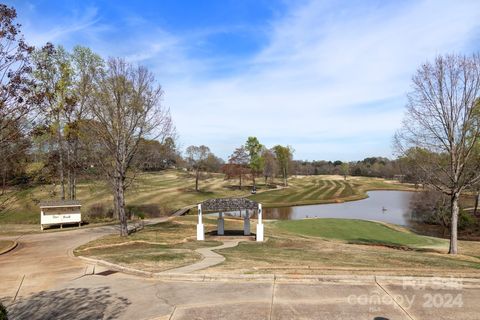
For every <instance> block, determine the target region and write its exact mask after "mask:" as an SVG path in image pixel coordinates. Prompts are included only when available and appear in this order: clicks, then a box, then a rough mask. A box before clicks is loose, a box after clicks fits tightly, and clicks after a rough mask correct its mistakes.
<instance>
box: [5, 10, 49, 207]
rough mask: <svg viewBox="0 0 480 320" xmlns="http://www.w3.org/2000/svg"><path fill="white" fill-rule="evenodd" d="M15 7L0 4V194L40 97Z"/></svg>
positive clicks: (22, 150) (22, 146)
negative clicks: (0, 174)
mask: <svg viewBox="0 0 480 320" xmlns="http://www.w3.org/2000/svg"><path fill="white" fill-rule="evenodd" d="M16 17H17V13H16V11H15V9H14V8H10V7H8V6H6V5H4V4H0V155H1V158H0V169H1V172H2V194H3V193H5V192H6V191H5V188H6V184H7V175H8V173H9V172H11V171H13V170H12V165H13V164H14V163H18V162H20V158H21V157H22V156H23V155H25V150H26V148H27V146H28V144H27V143H26V141H27V139H25V137H26V134H27V131H28V129H29V127H30V125H31V120H32V119H31V118H32V117H30V115H31V113H32V110H33V108H34V107H35V106H36V105H37V104H38V103H39V101H40V100H41V99H42V95H41V94H39V93H37V92H36V90H35V82H34V80H33V79H32V77H31V72H32V68H31V63H30V56H31V53H32V51H33V47H30V46H28V45H27V44H26V43H25V41H24V39H23V36H22V34H21V32H20V25H19V24H17V23H15V19H16ZM12 199H13V196H6V195H3V196H2V199H0V212H1V211H3V209H5V208H7V203H11V200H12Z"/></svg>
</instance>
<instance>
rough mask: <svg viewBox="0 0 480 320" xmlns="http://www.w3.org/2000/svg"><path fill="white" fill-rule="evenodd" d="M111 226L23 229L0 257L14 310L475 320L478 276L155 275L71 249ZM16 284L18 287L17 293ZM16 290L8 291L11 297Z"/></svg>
mask: <svg viewBox="0 0 480 320" xmlns="http://www.w3.org/2000/svg"><path fill="white" fill-rule="evenodd" d="M112 231H113V229H112V227H100V228H91V229H80V230H72V231H64V232H55V233H44V234H36V235H28V236H24V237H22V238H21V239H20V246H19V247H18V248H17V249H15V250H14V251H12V252H10V253H7V254H5V255H2V256H0V297H1V298H2V300H3V302H4V303H5V304H6V305H8V309H9V311H10V315H11V317H12V318H13V319H136V320H140V319H355V320H358V319H369V320H382V319H478V318H479V314H480V304H479V303H478V301H480V282H478V281H475V280H471V281H466V280H461V281H460V280H458V281H457V280H453V279H450V280H448V281H446V280H438V281H430V280H429V281H425V280H421V279H398V278H392V279H391V280H389V279H385V278H381V279H376V281H375V279H374V278H373V277H370V278H360V279H358V278H357V279H356V278H355V277H351V278H350V279H343V280H338V279H337V280H333V279H331V278H324V279H323V280H321V281H319V280H301V279H299V280H285V279H284V280H281V281H280V280H279V281H263V282H262V281H240V280H239V281H229V282H226V281H210V282H199V281H197V282H195V281H190V282H187V281H184V282H182V281H163V280H158V279H148V278H141V277H136V276H131V275H126V274H123V273H118V272H113V271H109V270H107V269H105V268H101V267H96V272H95V274H92V272H93V265H88V264H87V263H85V262H83V261H82V260H79V259H77V258H74V257H73V256H71V251H72V250H73V249H74V248H75V247H77V246H78V245H80V244H82V243H85V242H87V241H90V240H93V239H95V238H97V237H100V236H102V235H104V234H107V233H110V232H112ZM17 291H18V295H17ZM16 295H17V297H16V298H15V301H13V300H14V297H15V296H16Z"/></svg>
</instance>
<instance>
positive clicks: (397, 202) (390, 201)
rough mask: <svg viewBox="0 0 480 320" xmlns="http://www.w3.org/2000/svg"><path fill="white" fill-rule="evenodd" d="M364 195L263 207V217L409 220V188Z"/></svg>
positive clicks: (407, 223)
mask: <svg viewBox="0 0 480 320" xmlns="http://www.w3.org/2000/svg"><path fill="white" fill-rule="evenodd" d="M367 194H368V198H366V199H363V200H358V201H350V202H343V203H332V204H317V205H307V206H295V207H285V208H265V209H264V218H265V219H282V220H298V219H305V218H344V219H364V220H377V221H383V222H388V223H393V224H398V225H404V226H407V225H409V224H410V218H411V210H410V199H411V197H412V196H413V194H414V192H410V191H369V192H368V193H367Z"/></svg>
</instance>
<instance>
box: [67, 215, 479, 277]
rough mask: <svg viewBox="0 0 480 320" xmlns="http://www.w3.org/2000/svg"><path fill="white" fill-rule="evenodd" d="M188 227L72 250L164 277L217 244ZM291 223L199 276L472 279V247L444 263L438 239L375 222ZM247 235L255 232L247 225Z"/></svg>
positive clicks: (178, 224) (162, 226) (188, 220)
mask: <svg viewBox="0 0 480 320" xmlns="http://www.w3.org/2000/svg"><path fill="white" fill-rule="evenodd" d="M204 222H205V228H206V232H208V231H211V230H215V229H216V224H215V222H216V220H215V219H211V218H209V217H205V219H204ZM300 222H301V221H300ZM346 222H347V224H346ZM195 223H196V217H195V216H184V217H177V218H175V219H172V220H171V221H169V222H165V223H159V224H157V225H154V226H148V227H146V228H145V230H143V231H140V232H138V233H136V234H133V235H131V236H129V237H127V238H122V237H119V236H117V235H110V236H107V237H104V238H101V239H98V240H95V241H93V242H90V243H88V244H85V245H83V246H81V247H80V248H78V249H77V250H75V254H80V255H86V256H92V257H98V258H100V259H105V260H108V261H112V262H115V263H120V264H123V265H127V266H130V267H136V268H141V269H145V270H151V271H161V270H165V269H168V268H172V267H176V266H180V265H184V264H188V263H192V262H194V261H197V260H198V259H199V257H198V256H196V255H195V253H194V252H193V250H194V249H196V248H198V247H203V246H214V245H217V244H218V242H216V241H211V240H209V238H208V236H207V238H206V240H207V241H201V242H200V241H195V240H194V239H195V234H196V232H195ZM225 223H226V229H229V230H241V229H242V221H241V220H239V219H226V221H225ZM298 223H299V222H297V221H280V222H274V223H267V224H266V236H267V241H265V242H263V243H257V242H243V243H240V245H239V246H238V247H235V248H230V249H223V250H219V252H220V253H221V254H222V255H224V256H225V257H226V261H225V262H224V263H223V264H221V265H219V266H216V267H213V268H209V269H207V270H204V271H202V272H232V273H270V272H275V273H313V274H318V273H319V272H321V273H325V272H332V273H341V272H343V271H342V270H345V268H347V269H348V271H344V272H348V273H351V272H355V273H362V272H371V271H372V270H374V271H375V272H379V273H381V272H385V273H387V274H391V273H398V274H417V275H420V274H421V275H431V274H433V273H435V274H438V275H440V274H442V275H450V273H451V274H454V273H455V272H457V273H458V272H460V273H461V272H477V271H478V269H480V259H479V258H478V257H479V256H480V246H479V245H478V242H477V243H472V242H464V241H461V242H460V251H461V253H462V255H458V256H456V257H452V256H448V255H446V254H445V253H446V251H447V242H446V241H445V240H441V239H435V238H429V237H422V236H418V235H415V234H412V233H409V232H408V231H405V232H404V231H401V229H398V230H397V229H390V228H389V227H386V226H384V225H382V224H379V223H374V222H365V221H361V220H347V221H346V220H341V219H315V220H304V223H302V224H300V225H299V224H298ZM252 229H253V230H252V231H255V223H253V224H252ZM337 232H338V233H337ZM357 238H361V239H365V238H368V239H369V244H377V245H376V246H371V245H358V244H355V243H352V242H353V241H351V240H356V239H357ZM385 240H388V243H387V245H388V246H384V245H383V244H385ZM391 243H395V244H396V248H397V247H400V246H404V247H409V248H413V249H415V250H399V249H396V248H392V247H391V246H390V244H391ZM118 244H123V245H121V246H118ZM425 247H429V248H435V249H436V250H438V251H439V252H441V253H438V252H425V251H423V250H417V249H422V248H425ZM319 269H321V270H322V271H318V270H319ZM326 270H330V271H326ZM365 270H368V271H365ZM382 270H387V271H382ZM392 270H393V271H392Z"/></svg>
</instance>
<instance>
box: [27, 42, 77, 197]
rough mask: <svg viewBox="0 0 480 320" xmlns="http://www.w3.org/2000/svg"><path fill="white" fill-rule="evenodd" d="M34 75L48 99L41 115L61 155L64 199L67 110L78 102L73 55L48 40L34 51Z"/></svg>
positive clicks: (54, 146) (60, 177)
mask: <svg viewBox="0 0 480 320" xmlns="http://www.w3.org/2000/svg"><path fill="white" fill-rule="evenodd" d="M33 60H34V63H35V69H34V75H35V78H36V79H37V81H38V83H39V90H40V91H41V92H43V93H44V96H45V99H44V101H43V103H42V105H41V108H42V116H43V117H42V118H43V121H44V123H45V124H46V125H47V126H48V128H49V131H48V133H49V134H50V137H51V141H52V143H51V148H50V149H51V150H50V151H51V152H52V153H55V154H56V156H57V157H56V158H57V159H58V163H57V171H58V176H59V182H60V192H61V199H62V200H64V199H65V168H66V161H65V146H64V145H65V136H64V128H65V125H66V124H65V117H64V114H65V110H67V109H70V108H72V107H73V106H74V104H75V99H74V95H73V92H72V67H71V61H70V56H69V54H68V52H67V51H65V49H64V48H63V47H55V46H54V45H53V44H51V43H47V44H46V45H45V46H43V47H42V48H41V49H39V50H36V51H35V53H34V55H33Z"/></svg>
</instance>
